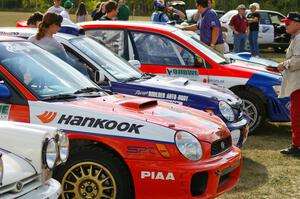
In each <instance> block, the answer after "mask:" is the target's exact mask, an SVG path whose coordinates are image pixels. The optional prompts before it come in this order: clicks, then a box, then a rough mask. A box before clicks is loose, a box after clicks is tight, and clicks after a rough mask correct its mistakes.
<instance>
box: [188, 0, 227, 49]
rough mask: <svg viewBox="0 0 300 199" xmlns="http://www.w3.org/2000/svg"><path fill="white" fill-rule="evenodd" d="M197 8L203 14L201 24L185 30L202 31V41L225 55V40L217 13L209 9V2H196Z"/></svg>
mask: <svg viewBox="0 0 300 199" xmlns="http://www.w3.org/2000/svg"><path fill="white" fill-rule="evenodd" d="M196 7H197V9H198V12H199V13H201V23H197V24H194V25H191V26H187V27H184V28H183V29H184V30H191V31H196V30H197V29H198V30H200V31H199V32H200V40H201V41H202V42H203V43H205V44H206V45H208V46H210V47H211V48H213V49H215V50H216V51H218V52H219V53H221V54H224V39H223V35H222V30H221V23H220V20H219V18H218V15H217V13H216V12H215V11H214V10H213V9H212V8H211V7H209V4H208V0H196Z"/></svg>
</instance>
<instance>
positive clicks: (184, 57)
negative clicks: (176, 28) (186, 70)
mask: <svg viewBox="0 0 300 199" xmlns="http://www.w3.org/2000/svg"><path fill="white" fill-rule="evenodd" d="M132 38H133V40H134V45H135V48H136V50H137V52H138V57H139V60H140V62H141V63H142V64H155V65H167V66H169V65H171V66H194V61H195V60H194V55H193V54H192V53H191V52H189V51H188V50H186V49H185V48H184V47H183V46H181V45H178V44H177V43H175V42H173V41H172V40H170V39H168V38H166V37H164V36H161V35H157V34H150V33H143V32H132Z"/></svg>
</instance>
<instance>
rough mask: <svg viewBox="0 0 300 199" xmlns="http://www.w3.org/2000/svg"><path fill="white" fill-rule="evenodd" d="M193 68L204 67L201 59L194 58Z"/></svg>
mask: <svg viewBox="0 0 300 199" xmlns="http://www.w3.org/2000/svg"><path fill="white" fill-rule="evenodd" d="M194 66H195V67H197V68H203V66H204V60H203V59H202V57H199V56H195V64H194Z"/></svg>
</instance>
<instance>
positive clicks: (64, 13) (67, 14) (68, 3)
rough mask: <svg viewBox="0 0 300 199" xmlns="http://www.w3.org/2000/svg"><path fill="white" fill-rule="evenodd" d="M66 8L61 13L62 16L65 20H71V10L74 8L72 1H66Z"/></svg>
mask: <svg viewBox="0 0 300 199" xmlns="http://www.w3.org/2000/svg"><path fill="white" fill-rule="evenodd" d="M64 8H65V9H64V10H63V11H62V12H61V13H60V15H61V16H62V17H63V18H66V19H69V20H71V17H70V11H71V9H72V8H73V3H72V1H70V0H67V1H65V3H64Z"/></svg>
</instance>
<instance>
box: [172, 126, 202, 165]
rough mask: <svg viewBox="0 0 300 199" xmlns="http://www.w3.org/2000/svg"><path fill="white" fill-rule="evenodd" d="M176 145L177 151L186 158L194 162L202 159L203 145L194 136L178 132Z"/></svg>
mask: <svg viewBox="0 0 300 199" xmlns="http://www.w3.org/2000/svg"><path fill="white" fill-rule="evenodd" d="M175 143H176V146H177V149H178V150H179V151H180V153H181V154H182V155H183V156H184V157H185V158H187V159H189V160H192V161H197V160H200V159H201V158H202V155H203V152H202V147H201V144H200V142H199V141H198V139H197V138H195V137H194V136H193V135H192V134H190V133H188V132H185V131H177V132H176V134H175Z"/></svg>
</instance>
